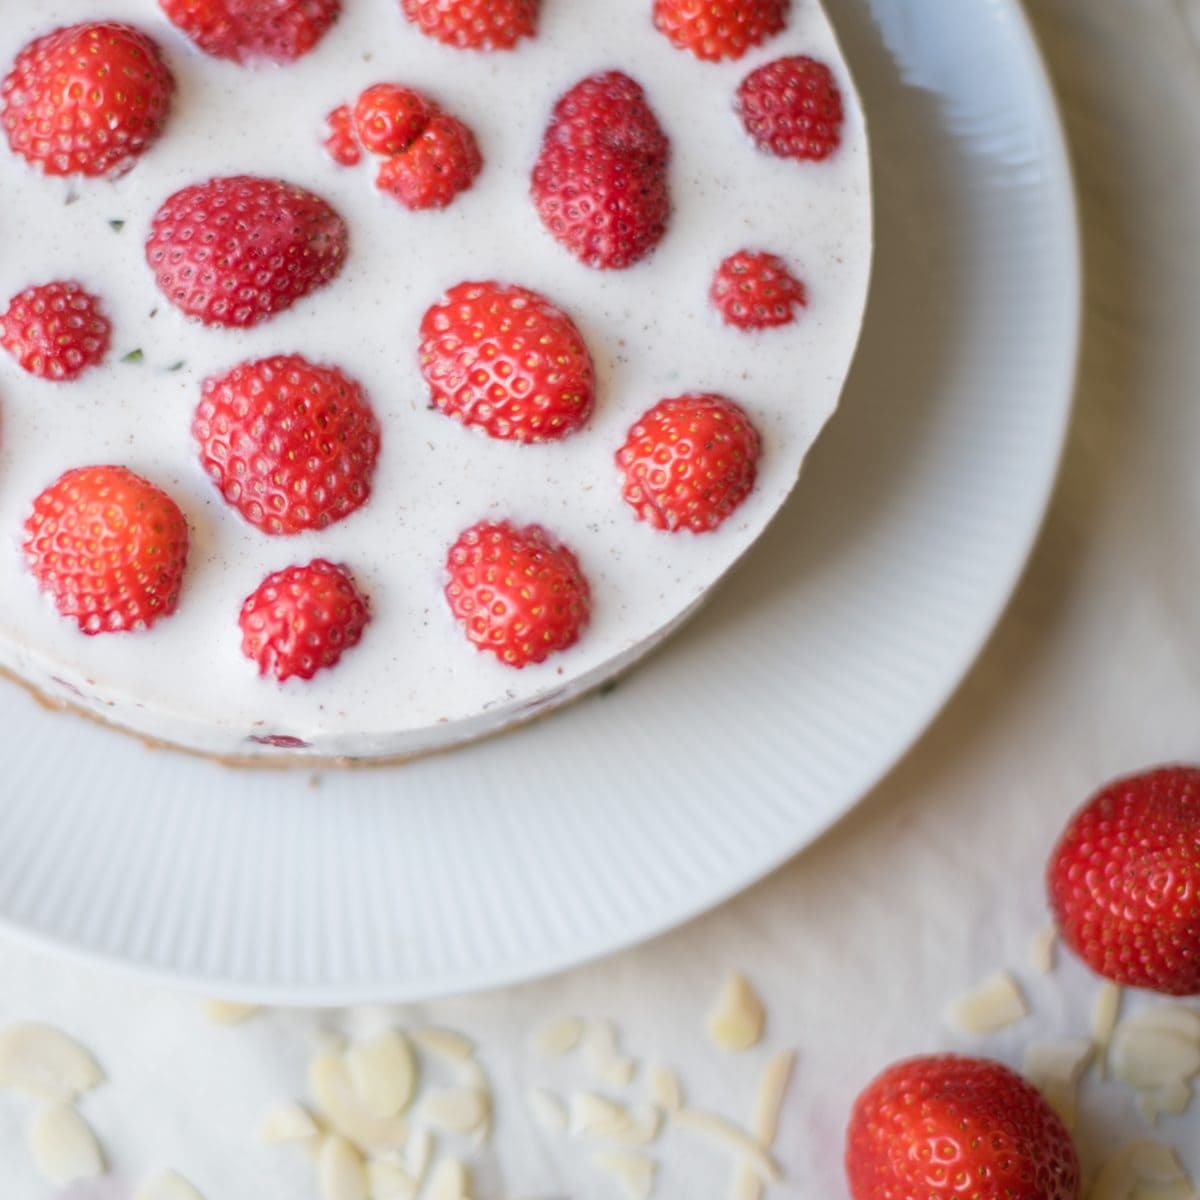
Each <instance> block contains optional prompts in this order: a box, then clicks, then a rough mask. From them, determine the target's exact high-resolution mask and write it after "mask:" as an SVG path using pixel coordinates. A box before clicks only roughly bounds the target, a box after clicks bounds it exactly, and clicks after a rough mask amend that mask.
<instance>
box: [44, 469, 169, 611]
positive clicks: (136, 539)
mask: <svg viewBox="0 0 1200 1200" xmlns="http://www.w3.org/2000/svg"><path fill="white" fill-rule="evenodd" d="M24 550H25V561H26V563H27V564H28V566H29V570H30V571H31V572H32V574H33V577H34V578H35V579H36V580H37V583H38V586H39V587H40V588H41V589H42V591H43V592H45V593H46V594H47V595H49V596H50V598H51V599H52V600H53V601H54V604H55V607H57V609H58V611H59V612H60V613H61V614H62V615H63V616H64V617H70V618H72V619H73V620H74V621H75V622H76V623H77V624H78V626H79V628H80V629H81V630H83V632H84V633H86V634H97V633H121V632H126V631H129V630H137V629H149V628H150V626H152V625H153V624H154V623H155V621H157V620H159V618H161V617H167V616H170V615H171V613H173V612H174V611H175V606H176V604H177V603H178V601H179V591H180V588H181V587H182V584H183V572H184V568H185V567H186V565H187V553H188V527H187V521H186V520H185V519H184V516H183V513H181V512H180V511H179V506H178V505H177V504H176V503H175V501H174V500H172V499H171V498H170V496H168V495H167V494H166V492H164V491H162V490H161V489H160V488H157V487H155V486H154V484H152V483H149V482H148V481H147V480H145V479H143V478H142V477H141V476H140V475H135V474H134V473H133V472H132V471H130V470H129V469H128V468H126V467H114V466H101V467H79V468H77V469H75V470H72V471H67V472H66V474H65V475H62V476H61V477H60V478H59V479H57V480H56V481H55V482H54V483H52V484H51V485H50V486H49V487H48V488H46V489H45V491H43V492H42V493H41V495H39V496H38V497H37V499H36V500H35V501H34V502H33V511H32V513H30V515H29V517H28V519H27V520H26V522H25V540H24Z"/></svg>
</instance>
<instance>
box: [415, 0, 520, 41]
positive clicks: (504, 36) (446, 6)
mask: <svg viewBox="0 0 1200 1200" xmlns="http://www.w3.org/2000/svg"><path fill="white" fill-rule="evenodd" d="M538 4H539V0H401V7H402V8H403V9H404V15H405V16H406V17H407V18H408V19H409V20H410V21H411V22H412V23H413V24H414V25H415V26H416V27H417V28H418V29H420V31H421V32H422V33H424V34H427V35H428V36H429V37H431V38H436V39H437V40H438V41H439V42H445V43H446V44H447V45H448V46H458V47H459V48H460V49H463V50H511V49H512V47H513V46H515V45H516V44H517V42H518V41H520V40H521V38H523V37H533V36H534V34H535V33H536V32H537V19H538Z"/></svg>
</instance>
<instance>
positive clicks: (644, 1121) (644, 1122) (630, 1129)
mask: <svg viewBox="0 0 1200 1200" xmlns="http://www.w3.org/2000/svg"><path fill="white" fill-rule="evenodd" d="M662 1124H663V1114H662V1109H661V1108H659V1107H658V1106H657V1105H653V1106H651V1107H650V1108H644V1109H642V1110H640V1111H632V1110H631V1111H630V1113H629V1122H628V1124H627V1125H626V1126H625V1127H624V1128H622V1129H619V1130H616V1131H615V1132H613V1133H612V1134H611V1135H610V1137H611V1140H612V1141H614V1142H620V1143H621V1145H623V1146H648V1145H650V1143H651V1142H653V1141H656V1140H657V1138H658V1135H659V1133H660V1132H661V1131H662Z"/></svg>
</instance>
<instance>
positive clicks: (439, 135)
mask: <svg viewBox="0 0 1200 1200" xmlns="http://www.w3.org/2000/svg"><path fill="white" fill-rule="evenodd" d="M482 168H483V159H482V158H481V157H480V154H479V146H478V144H477V143H476V141H475V135H474V134H473V133H472V132H471V130H470V128H469V127H468V126H467V125H465V124H464V123H463V122H462V121H460V120H459V119H458V118H457V117H452V116H450V115H449V113H437V114H435V115H434V116H433V118H432V119H431V120H430V121H429V124H428V125H426V126H425V128H424V130H422V132H421V135H420V136H419V137H418V138H417V139H416V141H414V142H413V143H412V144H411V145H410V146H409V147H408V149H407V150H405V151H404V153H403V154H394V155H392V157H391V158H385V159H384V160H383V162H382V163H381V164H380V166H379V175H378V177H377V179H376V181H375V186H376V187H377V188H379V190H380V191H381V192H386V193H387V194H388V195H389V196H393V197H395V199H397V200H399V201H400V203H401V204H403V205H404V206H405V208H411V209H417V210H419V209H425V208H445V207H446V205H448V204H449V203H450V202H451V201H452V200H453V199H454V198H455V196H457V195H458V194H459V192H463V191H466V189H467V188H469V187H470V186H471V184H473V183H474V182H475V177H476V176H477V175H478V174H479V172H480V170H481V169H482Z"/></svg>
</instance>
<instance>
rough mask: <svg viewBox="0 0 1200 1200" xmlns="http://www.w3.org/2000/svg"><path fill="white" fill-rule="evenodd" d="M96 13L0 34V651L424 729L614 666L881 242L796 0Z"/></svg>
mask: <svg viewBox="0 0 1200 1200" xmlns="http://www.w3.org/2000/svg"><path fill="white" fill-rule="evenodd" d="M97 10H102V11H97ZM80 19H81V13H80V8H79V5H78V4H77V3H73V2H72V0H44V2H42V3H39V4H37V5H23V6H20V11H16V12H13V13H10V14H8V15H7V20H6V21H5V22H4V24H3V27H2V28H0V70H3V71H4V72H6V76H5V79H4V84H3V94H2V96H0V105H2V109H0V111H2V114H3V122H4V133H5V135H6V141H7V144H5V139H0V193H2V194H3V196H4V200H5V203H4V212H3V216H2V218H0V345H2V346H3V351H4V352H0V555H2V557H3V567H2V568H0V669H3V670H4V671H5V672H6V673H8V674H11V675H12V676H14V677H15V678H16V679H17V680H19V681H20V682H22V683H24V684H26V685H27V686H29V687H30V688H32V689H34V690H35V691H36V692H37V693H39V694H40V695H41V696H43V697H45V698H46V699H47V700H50V701H53V702H60V703H63V704H64V705H68V706H70V707H72V708H75V709H78V710H82V711H84V712H86V713H88V714H91V715H94V716H97V717H99V718H101V719H103V720H104V721H106V722H109V723H111V724H112V725H114V726H117V727H120V728H122V729H124V730H127V731H130V732H133V733H136V734H139V735H141V736H143V737H146V738H150V739H154V740H156V741H161V742H166V743H169V744H172V745H176V746H180V747H184V748H187V749H189V750H193V751H198V752H201V753H204V754H209V755H213V756H217V757H223V758H233V759H259V758H261V759H263V760H264V761H274V762H287V761H289V760H296V761H301V760H311V759H313V758H322V759H330V760H370V759H380V758H394V757H401V756H409V755H415V754H420V753H424V752H427V751H431V750H435V749H440V748H445V747H447V746H451V745H454V744H456V743H459V742H464V741H467V740H469V739H473V738H477V737H480V736H483V735H486V734H490V733H493V732H496V731H498V730H501V729H503V728H505V727H507V726H510V725H513V724H516V723H518V722H520V721H522V720H525V719H528V718H530V717H532V716H533V715H535V714H538V713H541V712H545V711H547V710H549V709H550V708H552V707H554V706H556V705H559V704H562V703H565V702H566V701H568V700H570V699H572V698H573V697H576V696H578V695H580V694H581V693H583V692H584V691H586V690H587V689H589V688H591V687H594V686H595V685H597V684H599V683H601V682H602V681H603V680H605V679H607V678H609V677H610V676H612V675H613V674H615V673H616V672H618V671H620V670H622V669H624V668H625V667H627V666H629V665H630V664H631V663H633V662H634V661H635V660H637V659H638V658H639V657H640V656H642V655H643V654H645V653H646V652H647V651H648V650H650V649H651V648H652V647H654V646H655V645H657V644H658V643H660V642H661V641H662V639H663V638H665V637H666V636H667V635H668V634H669V633H670V632H671V631H672V630H674V629H675V628H676V627H677V626H678V625H679V624H680V622H682V621H683V620H684V619H685V618H686V617H687V616H688V615H689V614H690V613H692V612H693V611H694V610H695V609H696V607H697V606H698V605H699V604H700V603H701V602H702V601H703V600H704V598H705V597H706V596H707V595H708V594H709V592H710V591H711V590H712V588H713V587H714V586H715V585H716V584H717V583H718V582H719V581H720V579H721V578H722V576H723V575H725V573H726V572H727V571H729V570H730V569H731V568H732V567H733V566H734V565H735V564H736V563H737V561H738V559H739V558H740V557H741V556H742V555H743V554H744V553H745V552H746V550H747V549H748V548H749V547H750V546H751V545H752V544H753V542H754V541H755V540H756V539H757V538H758V536H759V535H760V534H761V533H762V531H763V529H764V528H765V527H766V525H767V524H768V522H769V521H770V520H771V518H772V516H773V515H774V514H775V513H776V512H777V511H778V510H779V508H780V507H781V505H782V504H783V503H784V502H785V500H786V499H787V497H788V495H789V493H790V492H791V491H792V489H793V487H794V485H795V482H796V479H797V477H798V474H799V471H800V468H801V465H802V463H803V460H804V457H805V455H806V453H807V452H808V450H809V449H810V447H811V446H812V444H813V442H814V440H815V439H816V437H817V436H818V434H819V433H820V431H821V429H822V427H823V426H824V424H825V422H826V421H827V420H828V419H829V418H830V416H831V415H832V413H833V412H834V409H835V408H836V405H837V401H838V396H839V393H840V391H841V388H842V385H843V383H844V380H845V377H846V374H847V371H848V369H849V365H850V361H851V358H852V356H853V352H854V347H855V344H856V341H857V338H858V335H859V331H860V327H861V323H862V316H863V309H864V304H865V299H866V293H867V285H868V275H869V269H870V261H871V247H872V234H871V201H870V175H869V159H868V146H867V136H866V129H865V125H864V120H863V115H862V111H861V107H860V104H859V101H858V97H857V94H856V92H855V89H854V86H853V82H852V80H851V77H850V73H849V71H848V69H847V67H846V64H845V62H844V60H843V58H842V55H841V52H840V49H839V46H838V43H837V40H836V38H835V36H834V33H833V31H832V29H831V27H830V25H829V23H828V20H827V18H826V16H825V14H824V12H823V11H822V9H821V7H820V5H819V3H818V2H817V0H792V2H791V3H788V2H787V0H714V2H713V3H706V4H703V5H701V4H697V3H695V0H611V2H610V3H606V4H596V3H589V2H588V0H542V2H541V3H538V2H537V0H497V2H495V3H485V4H481V3H479V2H478V0H461V2H459V3H455V2H454V0H438V2H437V3H433V2H432V0H430V2H428V3H422V2H421V0H341V3H338V2H337V0H273V2H272V3H271V4H262V3H254V4H248V3H246V0H186V3H185V2H184V0H162V3H161V5H158V4H155V3H152V0H105V2H104V3H103V4H101V5H98V6H97V5H93V6H89V12H88V14H87V18H86V21H87V23H86V24H80ZM67 732H68V733H69V731H67Z"/></svg>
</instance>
